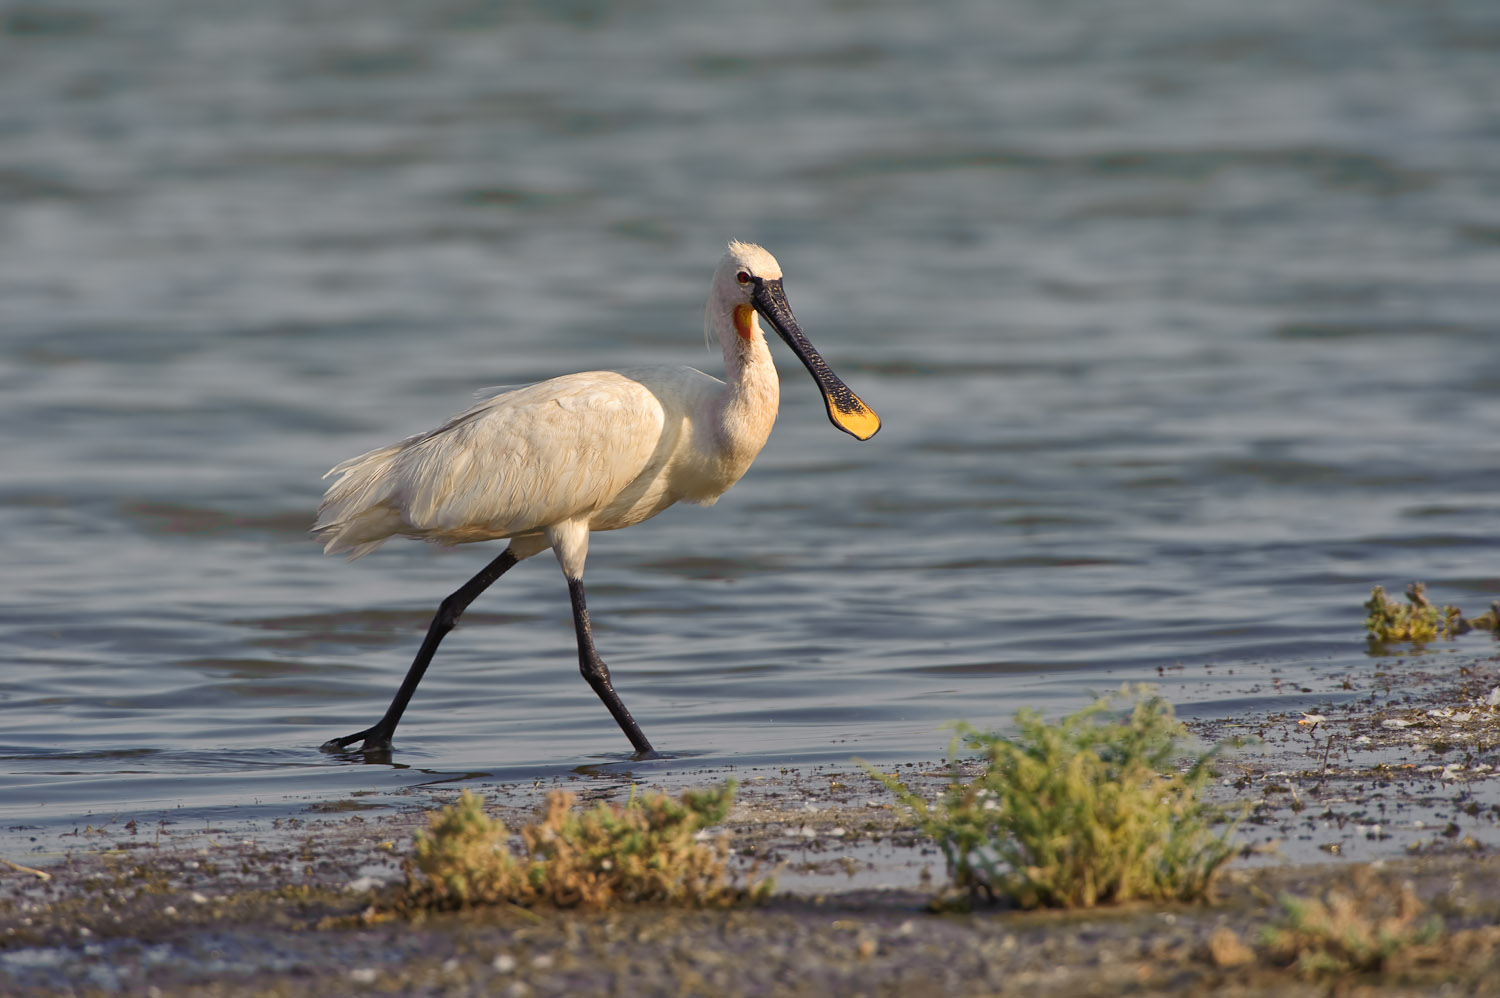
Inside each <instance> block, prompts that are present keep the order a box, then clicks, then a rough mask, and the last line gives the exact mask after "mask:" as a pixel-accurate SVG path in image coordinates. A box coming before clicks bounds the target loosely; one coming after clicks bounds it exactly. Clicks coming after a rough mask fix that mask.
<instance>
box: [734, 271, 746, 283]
mask: <svg viewBox="0 0 1500 998" xmlns="http://www.w3.org/2000/svg"><path fill="white" fill-rule="evenodd" d="M734 276H735V278H736V279H737V280H738V281H739V282H740V283H741V284H749V283H750V275H749V274H747V273H746V272H745V271H743V270H742V271H740V272H739V273H738V274H735V275H734Z"/></svg>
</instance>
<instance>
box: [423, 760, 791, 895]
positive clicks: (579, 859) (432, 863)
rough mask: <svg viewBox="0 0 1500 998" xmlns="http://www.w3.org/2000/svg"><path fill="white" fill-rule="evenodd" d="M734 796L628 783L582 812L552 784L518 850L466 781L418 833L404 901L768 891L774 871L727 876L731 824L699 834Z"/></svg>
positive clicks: (730, 791)
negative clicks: (621, 792) (740, 881)
mask: <svg viewBox="0 0 1500 998" xmlns="http://www.w3.org/2000/svg"><path fill="white" fill-rule="evenodd" d="M733 801H734V784H733V783H732V782H730V783H727V784H725V785H724V786H722V787H720V788H718V789H714V790H702V791H691V790H690V791H688V792H686V793H684V794H683V795H682V797H681V798H680V799H678V800H672V799H671V798H669V797H667V796H666V795H665V794H651V795H648V796H646V797H644V798H639V799H638V798H637V797H636V796H635V794H634V793H633V792H632V794H631V797H630V800H629V801H628V802H627V803H626V804H624V805H612V804H607V803H602V802H601V803H600V804H599V805H597V806H596V807H595V808H593V809H592V810H589V811H583V812H581V813H580V812H576V811H575V810H574V809H573V805H574V804H575V803H576V798H575V797H574V795H573V794H571V793H567V792H564V791H554V792H553V793H552V794H550V795H548V798H547V807H546V811H545V814H544V815H543V816H542V818H541V820H540V821H538V822H536V823H534V824H530V825H527V826H526V827H525V828H523V829H521V832H520V839H521V843H522V852H521V854H519V855H517V854H516V853H514V852H512V851H511V849H510V839H511V835H510V832H509V831H508V830H507V829H506V827H505V824H504V823H503V822H501V821H499V820H498V819H495V818H491V817H490V816H489V815H487V814H486V813H485V811H484V798H482V797H478V796H475V795H474V794H472V793H470V792H469V791H467V790H465V791H464V792H463V794H462V796H460V797H459V799H458V801H457V803H455V804H453V805H451V806H449V807H446V808H444V809H443V810H442V811H439V812H435V813H433V814H432V815H430V816H429V827H428V828H427V829H426V830H423V831H419V832H417V834H416V848H415V851H414V855H413V857H412V861H411V863H410V865H409V866H408V869H407V887H406V897H405V898H404V903H403V905H402V907H403V908H406V909H408V910H411V911H423V910H444V909H455V908H466V907H471V906H476V905H492V904H507V903H508V904H515V905H521V906H523V907H529V906H531V905H534V904H539V903H548V904H552V905H555V906H557V907H559V908H573V907H583V908H595V909H598V908H607V907H611V906H614V905H618V904H628V903H635V902H652V901H658V902H670V903H674V904H681V905H688V906H695V907H700V906H718V905H725V904H731V903H733V902H736V901H740V900H745V899H749V900H759V899H761V898H764V897H765V896H766V895H767V894H769V893H770V890H771V887H772V884H771V882H770V881H769V880H765V881H760V882H758V883H754V884H751V885H750V886H748V887H745V888H738V887H734V886H732V885H731V884H730V883H729V875H728V871H727V869H726V866H725V861H726V860H727V858H728V856H729V835H728V833H727V832H725V833H722V834H720V835H719V836H718V837H717V838H706V837H705V836H702V835H700V833H701V832H703V831H704V830H705V829H707V828H710V827H712V826H714V825H717V824H719V823H720V822H722V821H723V820H724V818H725V816H726V815H728V813H729V808H730V806H731V804H732V803H733Z"/></svg>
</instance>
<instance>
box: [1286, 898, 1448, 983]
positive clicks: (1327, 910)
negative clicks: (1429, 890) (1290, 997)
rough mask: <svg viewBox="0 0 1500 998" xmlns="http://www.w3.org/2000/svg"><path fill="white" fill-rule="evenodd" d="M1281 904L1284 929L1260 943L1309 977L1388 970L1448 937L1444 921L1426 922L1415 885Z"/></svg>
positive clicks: (1431, 918)
mask: <svg viewBox="0 0 1500 998" xmlns="http://www.w3.org/2000/svg"><path fill="white" fill-rule="evenodd" d="M1280 900H1281V907H1282V909H1283V910H1284V912H1285V917H1284V919H1283V921H1282V924H1280V925H1277V926H1273V927H1271V928H1267V929H1266V930H1265V931H1264V932H1263V934H1262V940H1261V941H1262V943H1263V944H1264V946H1265V947H1266V950H1267V952H1268V953H1269V955H1270V956H1271V957H1272V958H1273V959H1274V960H1277V961H1278V962H1281V963H1283V964H1290V965H1295V966H1296V967H1297V968H1298V969H1299V970H1301V971H1302V972H1303V973H1304V974H1307V975H1308V976H1319V975H1340V974H1349V973H1374V972H1379V971H1382V970H1386V969H1387V968H1388V967H1389V965H1390V963H1391V961H1392V960H1393V958H1395V957H1397V956H1398V955H1401V954H1403V953H1406V952H1408V951H1412V950H1414V949H1415V948H1417V947H1422V946H1427V945H1429V944H1431V943H1434V942H1436V941H1437V940H1438V938H1439V937H1440V936H1441V935H1442V934H1443V920H1442V918H1440V917H1439V916H1437V915H1432V916H1430V917H1427V918H1423V917H1422V912H1423V910H1424V909H1423V906H1422V902H1421V901H1420V900H1418V899H1417V895H1416V892H1415V891H1414V890H1413V889H1412V886H1411V884H1403V885H1402V886H1401V888H1400V890H1398V891H1390V890H1383V889H1381V888H1379V887H1378V886H1376V885H1374V884H1370V883H1367V884H1366V885H1365V886H1364V887H1363V889H1361V890H1359V891H1358V893H1350V892H1348V891H1342V890H1339V889H1337V888H1332V889H1330V890H1329V891H1328V892H1327V893H1326V894H1325V895H1324V897H1323V898H1303V897H1294V896H1292V895H1282V897H1281V899H1280Z"/></svg>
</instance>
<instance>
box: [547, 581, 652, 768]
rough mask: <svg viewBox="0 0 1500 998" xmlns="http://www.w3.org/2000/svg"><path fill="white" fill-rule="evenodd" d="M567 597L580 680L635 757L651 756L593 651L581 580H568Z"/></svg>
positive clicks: (605, 668)
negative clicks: (617, 727) (575, 633)
mask: <svg viewBox="0 0 1500 998" xmlns="http://www.w3.org/2000/svg"><path fill="white" fill-rule="evenodd" d="M568 595H569V596H570V597H572V600H573V626H574V627H575V628H576V629H577V631H578V671H580V672H582V673H583V678H584V679H586V680H588V683H589V685H590V686H592V687H593V688H594V692H595V693H597V694H599V699H600V700H603V701H604V706H606V707H608V708H609V712H610V713H611V714H613V715H614V717H615V721H616V722H617V723H618V724H619V725H620V730H621V731H623V732H625V737H626V738H629V739H630V744H631V745H633V746H635V754H636V755H637V756H641V757H644V756H652V755H655V754H656V753H655V752H654V751H653V750H652V748H651V743H650V742H648V741H646V736H645V735H644V734H642V733H641V726H640V725H639V724H636V723H635V718H633V717H631V716H630V711H628V710H626V709H625V705H624V704H623V703H621V702H620V694H618V693H616V692H615V687H614V684H613V683H611V682H610V681H609V666H607V665H605V664H604V660H603V659H601V658H600V657H599V653H598V652H597V651H595V650H594V631H593V628H592V627H590V626H589V608H588V605H587V604H586V603H585V602H584V599H583V580H582V579H571V578H570V579H568Z"/></svg>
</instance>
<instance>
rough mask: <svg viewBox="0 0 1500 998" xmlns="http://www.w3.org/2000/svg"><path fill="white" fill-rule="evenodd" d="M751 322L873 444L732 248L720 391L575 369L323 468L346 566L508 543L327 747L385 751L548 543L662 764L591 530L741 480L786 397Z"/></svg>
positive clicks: (717, 301)
mask: <svg viewBox="0 0 1500 998" xmlns="http://www.w3.org/2000/svg"><path fill="white" fill-rule="evenodd" d="M757 314H759V315H760V316H763V317H764V318H765V319H766V320H767V321H769V322H770V323H771V325H772V327H773V328H774V329H775V330H776V332H777V333H778V334H779V335H780V336H781V338H782V339H783V340H785V341H786V343H787V345H788V346H790V347H791V348H792V351H793V352H794V353H796V355H797V357H798V358H799V359H800V360H801V361H802V363H803V364H804V365H805V366H806V367H807V369H808V371H809V372H810V373H811V374H812V376H813V378H814V380H816V381H817V383H818V387H819V389H820V390H821V391H822V393H823V398H824V400H825V401H826V403H827V406H828V416H829V419H830V420H832V422H833V425H835V426H837V427H838V428H839V429H841V430H843V431H845V432H846V433H849V434H851V435H852V436H854V437H857V438H858V439H860V440H868V439H869V438H870V437H872V436H874V435H875V432H876V431H877V430H879V429H880V417H878V416H876V415H875V413H874V412H873V411H872V410H871V409H870V408H869V407H868V406H867V405H865V404H864V402H862V401H861V400H860V399H859V397H858V396H857V395H855V394H854V393H853V392H851V391H850V390H849V388H848V386H847V385H845V384H844V383H843V381H841V380H840V379H839V378H838V376H837V375H835V374H834V373H833V371H831V370H830V369H829V367H828V365H827V364H826V363H824V361H823V358H822V357H821V356H819V354H818V352H817V350H815V349H814V348H813V345H812V344H811V343H809V342H808V340H807V338H806V337H805V336H803V335H802V330H801V328H800V327H799V326H798V325H797V320H796V319H795V318H794V317H793V316H792V311H791V308H790V307H789V306H788V305H787V301H786V295H785V294H784V293H783V291H782V286H781V267H780V266H779V265H778V264H777V263H776V259H775V258H774V257H772V256H771V254H770V253H768V252H766V251H765V250H764V249H762V248H761V247H759V246H755V245H751V244H749V243H741V242H733V243H730V244H729V251H728V252H727V253H725V254H724V257H723V259H721V260H720V261H719V266H718V269H717V270H716V271H715V272H714V278H713V285H712V287H711V288H710V290H709V296H708V307H707V309H706V312H705V316H704V322H705V325H706V327H707V329H708V331H709V332H710V333H711V334H712V335H714V336H717V337H718V339H719V343H720V345H721V346H722V347H723V351H724V380H723V381H720V380H719V379H718V378H714V377H710V376H709V375H707V374H704V373H703V372H702V371H698V370H694V369H693V368H691V367H629V368H621V369H620V370H616V371H587V372H584V373H581V374H569V375H565V376H563V377H560V378H553V379H552V380H551V381H543V382H541V383H539V384H534V385H529V386H527V387H525V388H520V389H517V390H515V391H509V392H503V393H501V394H499V395H496V396H494V397H492V398H489V399H486V400H484V401H483V402H480V403H478V404H477V405H475V406H473V407H471V408H469V409H468V410H466V411H464V412H461V413H459V414H458V415H457V416H454V417H453V418H452V419H450V420H448V422H446V423H444V424H443V425H442V426H439V427H438V428H437V429H435V430H431V431H429V432H427V433H419V434H417V435H416V436H413V437H408V438H406V439H405V440H403V441H401V442H400V443H398V444H393V445H392V446H390V447H382V448H380V449H378V450H372V451H370V452H369V453H368V454H361V455H360V456H359V457H356V458H351V459H350V460H348V461H345V462H344V463H342V464H340V465H337V466H336V467H334V468H333V469H332V470H331V471H329V472H328V475H337V476H338V478H337V480H335V481H334V483H333V484H332V485H331V486H330V487H329V489H328V492H327V494H326V495H325V496H324V497H323V503H322V505H321V506H320V507H319V509H318V520H317V523H316V525H315V526H314V527H313V533H314V534H316V535H317V536H318V537H319V538H320V539H322V541H323V551H324V553H326V554H333V553H336V552H341V551H347V552H349V557H350V559H351V560H352V559H354V558H358V557H360V556H361V555H365V554H368V553H369V552H371V551H373V550H375V549H376V548H377V547H379V546H380V545H381V544H383V543H385V542H386V541H387V540H389V539H390V538H391V537H393V536H396V535H398V534H399V535H401V536H404V537H419V538H422V539H424V540H429V541H435V542H437V543H440V544H465V543H469V542H471V541H489V540H498V539H501V538H509V539H510V543H509V545H507V546H506V548H505V550H504V551H503V552H501V554H500V556H499V557H497V558H496V559H495V560H494V561H492V562H490V563H489V565H487V566H486V567H485V568H484V569H483V570H482V571H480V573H479V574H478V575H476V576H474V577H473V578H472V579H470V580H469V581H468V582H466V583H464V585H463V586H462V587H460V588H459V589H458V590H457V591H456V592H454V593H453V594H451V595H450V596H449V597H448V598H447V599H445V600H443V602H442V604H441V606H439V608H438V611H437V615H436V616H435V617H433V620H432V623H431V625H430V626H429V627H428V630H427V637H426V639H425V640H424V641H423V642H422V647H421V649H420V650H419V651H418V652H417V657H416V659H415V660H414V661H413V662H412V664H411V669H410V670H409V671H408V672H407V675H406V679H405V680H404V681H403V682H402V683H401V688H400V689H399V690H397V692H396V696H395V699H394V700H392V702H391V706H390V708H389V709H388V710H387V711H386V712H385V716H384V717H382V718H381V719H380V720H379V721H377V722H376V723H375V724H373V725H371V726H370V727H368V728H365V729H364V730H363V731H357V732H355V733H354V734H352V735H347V736H345V737H343V738H335V739H333V740H332V741H330V742H328V743H326V744H325V745H324V746H323V747H324V748H325V749H330V750H340V749H347V748H348V747H349V746H350V745H352V744H354V743H355V742H361V743H362V745H361V750H362V751H364V752H366V753H386V752H388V751H389V750H390V745H391V736H392V734H393V733H394V732H395V730H396V725H397V723H398V722H399V721H400V720H401V714H402V713H403V711H405V709H406V705H407V703H408V702H409V701H410V700H411V697H412V694H413V693H414V692H415V691H416V688H417V684H418V683H420V682H421V680H422V674H423V673H424V672H426V671H427V666H428V663H430V662H431V661H432V656H433V653H434V652H436V651H437V646H438V643H439V642H440V641H442V639H443V636H444V635H445V634H447V633H448V632H449V631H450V630H452V629H453V626H454V624H455V623H456V622H457V621H458V618H459V615H460V614H462V613H463V612H464V610H465V608H467V607H468V605H469V604H470V603H472V602H473V601H474V599H475V598H476V597H477V596H478V595H479V594H480V593H481V592H483V591H484V590H485V589H486V588H487V587H488V586H489V585H490V584H491V583H493V582H494V581H495V580H496V579H498V578H499V577H500V576H501V575H503V574H505V572H507V571H508V570H509V569H510V568H512V567H513V566H514V565H515V564H516V563H517V562H520V561H523V560H524V559H526V558H530V557H531V556H532V555H534V554H539V553H541V552H542V551H545V550H547V549H548V548H549V547H550V548H552V550H553V552H554V553H555V554H556V555H557V560H558V563H559V564H560V565H561V566H562V570H563V574H564V575H565V576H566V577H567V580H568V592H569V595H570V596H571V597H572V602H573V621H574V625H575V628H576V630H577V633H578V664H579V669H580V671H581V672H582V673H583V677H584V679H586V680H587V681H588V683H589V685H590V686H591V687H593V690H594V692H595V693H597V694H598V695H599V698H600V699H601V700H603V701H604V705H605V706H606V707H608V708H609V712H610V713H611V714H613V715H614V718H615V720H616V721H617V722H618V723H619V725H620V728H621V729H622V730H623V731H624V732H625V735H626V737H627V738H629V739H630V744H631V745H632V746H634V748H635V751H636V753H637V755H638V756H646V755H649V754H652V748H651V743H650V742H649V741H647V740H646V736H645V735H644V734H642V733H641V729H640V726H639V725H638V724H636V722H635V720H634V718H632V717H631V716H630V712H629V711H628V710H626V709H625V705H624V704H623V703H621V702H620V697H619V695H618V694H617V693H615V690H614V685H613V684H612V683H611V681H610V675H609V668H608V667H607V666H606V665H605V664H604V662H603V660H602V659H600V657H599V653H598V652H597V651H596V650H595V649H594V638H593V633H592V631H591V629H590V627H589V616H588V609H587V606H586V604H585V601H584V592H583V564H584V559H585V558H586V556H587V555H588V546H589V534H590V533H591V532H592V531H595V530H617V529H619V528H621V527H629V526H631V525H633V524H636V523H640V522H641V521H642V520H645V519H648V518H650V517H653V516H655V515H656V514H657V513H660V512H661V511H662V510H664V509H666V508H667V507H668V506H670V505H672V504H673V503H675V502H691V503H698V504H701V505H705V506H706V505H710V504H712V503H713V502H714V501H715V500H717V499H718V498H719V496H721V495H723V494H724V493H725V492H726V491H727V490H728V489H729V487H730V486H731V485H733V484H734V483H735V482H737V481H739V480H740V476H742V475H744V473H745V471H746V470H747V469H748V468H749V467H750V462H752V461H754V460H755V456H756V455H757V454H759V453H760V450H761V448H762V447H763V446H765V443H766V438H767V437H768V436H769V435H770V433H771V424H772V423H773V422H775V420H776V407H777V403H778V401H779V399H780V394H781V392H780V382H779V381H778V379H777V376H776V366H775V364H774V363H773V362H772V360H771V352H770V350H769V349H768V348H767V346H766V339H765V335H764V333H763V332H762V330H761V328H760V324H759V322H758V321H757V320H756V316H757ZM324 477H325V478H326V477H328V476H327V475H325V476H324Z"/></svg>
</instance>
